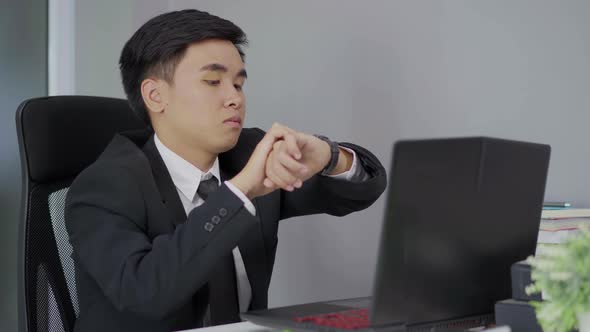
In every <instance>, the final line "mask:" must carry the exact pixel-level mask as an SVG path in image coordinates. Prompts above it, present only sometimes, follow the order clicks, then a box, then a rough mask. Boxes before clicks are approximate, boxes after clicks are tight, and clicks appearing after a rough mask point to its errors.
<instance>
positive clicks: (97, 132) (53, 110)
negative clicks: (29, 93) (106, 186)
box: [16, 96, 145, 332]
mask: <svg viewBox="0 0 590 332" xmlns="http://www.w3.org/2000/svg"><path fill="white" fill-rule="evenodd" d="M16 124H17V135H18V143H19V150H20V157H21V168H22V179H23V186H22V199H21V202H22V207H21V218H20V225H19V248H18V255H19V257H18V311H19V330H20V331H21V332H58V331H67V332H71V331H73V326H74V322H75V320H76V317H77V315H78V313H79V307H78V298H77V292H76V279H75V271H74V262H73V260H72V258H71V254H72V247H71V245H70V243H69V241H68V234H67V232H66V228H65V222H64V206H65V198H66V194H67V190H68V188H69V186H70V184H71V183H72V181H73V179H74V178H75V177H76V176H77V175H78V174H79V173H80V172H81V171H82V170H83V169H84V168H86V167H87V166H89V165H90V164H91V163H92V162H94V161H95V160H96V158H98V156H99V155H100V153H102V151H103V150H104V148H105V147H106V146H107V144H108V143H109V142H110V140H111V139H112V137H113V135H114V134H115V133H117V132H121V131H125V130H131V129H145V126H144V124H143V123H142V122H141V120H139V118H137V117H136V116H135V115H134V114H133V112H132V111H131V109H130V108H129V105H128V104H127V101H126V100H123V99H114V98H104V97H86V96H58V97H46V98H35V99H29V100H26V101H24V102H23V103H22V104H21V105H20V106H19V108H18V110H17V113H16Z"/></svg>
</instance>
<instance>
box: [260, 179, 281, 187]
mask: <svg viewBox="0 0 590 332" xmlns="http://www.w3.org/2000/svg"><path fill="white" fill-rule="evenodd" d="M262 183H263V184H264V186H265V187H267V188H271V189H276V188H278V186H277V185H276V184H275V183H274V182H272V181H271V180H270V179H269V178H265V179H264V181H263V182H262Z"/></svg>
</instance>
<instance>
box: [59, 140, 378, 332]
mask: <svg viewBox="0 0 590 332" xmlns="http://www.w3.org/2000/svg"><path fill="white" fill-rule="evenodd" d="M263 136H264V132H263V131H262V130H260V129H243V130H242V134H241V135H240V138H239V140H238V143H237V145H236V146H235V147H234V148H233V149H231V150H230V151H228V152H226V153H223V154H220V155H219V165H220V171H221V176H222V180H227V179H231V178H232V177H233V176H234V175H236V174H237V173H238V172H239V171H240V170H241V169H242V168H243V166H244V165H245V164H246V162H247V161H248V159H249V157H250V155H251V153H252V151H253V150H254V148H255V146H256V144H257V143H258V142H259V141H260V140H261V139H262V137H263ZM341 145H342V146H346V147H349V148H351V149H353V150H355V152H356V153H357V157H358V160H359V161H360V162H361V164H362V166H363V167H364V169H365V170H366V171H367V172H368V173H369V175H370V178H369V179H368V180H366V181H363V182H349V181H342V180H336V179H332V178H329V177H324V176H317V175H316V176H314V177H312V178H310V179H309V180H308V181H306V182H305V183H304V185H303V187H302V188H301V189H299V190H296V191H295V192H286V191H282V190H277V191H275V192H273V193H271V194H268V195H266V196H262V197H258V198H256V199H254V200H253V204H254V206H255V207H256V213H257V214H256V216H252V215H251V214H250V213H249V212H248V211H247V210H246V209H245V208H244V206H243V202H242V201H241V200H240V198H238V197H237V196H236V195H235V194H234V193H233V192H232V191H231V190H230V189H229V188H227V186H226V185H222V186H221V187H220V189H219V190H217V191H215V192H214V193H212V194H210V195H209V197H208V199H207V201H206V202H205V203H204V204H203V205H201V206H199V207H197V208H195V209H193V210H192V211H191V212H190V213H189V215H188V216H186V214H185V212H184V208H183V206H182V203H181V201H180V198H179V196H178V193H177V191H176V188H175V186H174V184H173V182H172V179H171V177H170V174H169V173H168V170H167V168H166V166H165V164H164V162H163V161H162V159H161V157H160V155H159V153H158V151H157V149H156V147H155V144H154V140H153V135H151V133H147V132H146V133H127V134H123V135H116V136H115V137H114V139H113V140H112V142H111V143H110V144H109V145H108V147H107V148H106V149H105V151H104V152H103V153H102V155H101V156H100V157H99V158H98V160H97V161H96V162H95V163H93V164H92V165H91V166H90V167H88V168H87V169H86V170H84V171H83V172H82V173H81V174H80V175H79V176H78V177H77V178H76V179H75V181H74V182H73V184H72V185H71V187H70V189H69V192H68V196H67V200H66V211H65V221H66V227H67V230H68V234H69V236H70V242H71V244H72V246H73V258H74V261H75V266H76V283H77V291H78V300H79V305H80V315H79V317H78V319H77V321H76V327H75V330H76V331H78V332H80V331H125V332H129V331H171V330H181V329H189V328H195V327H199V326H200V324H201V320H202V317H203V314H204V311H205V308H206V306H207V304H208V288H207V287H206V283H207V281H208V279H209V273H210V271H211V270H212V267H213V265H214V263H215V262H216V261H217V260H218V259H219V258H220V257H221V256H224V255H228V254H230V253H231V251H232V249H233V248H234V247H236V246H238V247H239V248H240V252H241V254H242V258H243V260H244V264H245V267H246V272H247V275H248V279H249V281H250V284H251V287H252V302H251V305H250V309H262V308H266V307H267V295H268V287H269V283H270V279H271V273H272V269H273V264H274V259H275V252H276V248H277V229H278V221H279V220H281V219H286V218H289V217H294V216H301V215H309V214H315V213H328V214H331V215H336V216H343V215H346V214H348V213H351V212H354V211H358V210H361V209H364V208H366V207H368V206H370V205H371V204H372V203H373V202H374V201H375V200H376V199H377V198H378V197H379V196H380V195H381V193H382V192H383V190H384V189H385V185H386V176H385V170H384V169H383V167H382V165H381V164H380V163H379V161H378V160H377V158H376V157H375V156H373V155H372V154H371V153H370V152H369V151H367V150H365V149H363V148H361V147H359V146H356V145H353V144H347V143H341ZM214 216H215V217H216V219H217V217H219V218H220V219H221V221H220V222H219V223H218V224H216V225H215V227H214V228H213V229H210V230H207V228H205V227H204V225H205V224H206V223H207V222H210V221H211V219H212V218H213V217H214Z"/></svg>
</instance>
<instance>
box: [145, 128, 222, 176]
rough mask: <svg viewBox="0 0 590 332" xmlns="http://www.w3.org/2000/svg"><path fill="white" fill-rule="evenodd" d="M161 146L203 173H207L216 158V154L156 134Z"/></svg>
mask: <svg viewBox="0 0 590 332" xmlns="http://www.w3.org/2000/svg"><path fill="white" fill-rule="evenodd" d="M156 135H158V139H159V140H160V142H162V144H164V145H165V146H166V147H167V148H168V149H170V150H172V151H173V152H174V153H176V154H177V155H179V156H180V157H181V158H182V159H184V160H186V161H188V162H189V163H191V164H192V165H193V166H195V167H196V168H198V169H200V170H201V171H202V172H203V173H205V172H208V171H209V170H210V169H211V167H213V164H214V163H215V159H216V158H217V154H212V153H209V152H207V151H204V150H203V149H199V148H196V147H194V146H191V145H189V144H186V142H183V141H182V140H180V139H174V138H172V137H169V136H167V135H163V134H162V133H160V134H156Z"/></svg>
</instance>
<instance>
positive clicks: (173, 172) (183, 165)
mask: <svg viewBox="0 0 590 332" xmlns="http://www.w3.org/2000/svg"><path fill="white" fill-rule="evenodd" d="M154 142H155V143H156V149H158V152H159V153H160V156H162V160H163V161H164V164H165V165H166V168H168V172H169V173H170V177H171V178H172V182H174V185H175V186H176V188H177V189H178V190H179V191H180V192H181V193H182V194H183V195H184V196H186V198H188V199H189V200H190V201H191V202H192V201H194V198H195V195H196V193H197V189H198V188H199V183H200V182H201V180H207V179H209V178H211V176H215V177H216V178H217V182H218V183H221V177H220V175H219V158H217V157H216V158H215V161H214V162H213V166H211V169H209V171H208V172H203V171H202V170H200V169H199V168H197V167H196V166H195V165H193V164H191V163H190V162H188V161H187V160H185V159H184V158H182V157H181V156H179V155H178V154H176V153H175V152H174V151H172V150H170V149H169V148H168V147H166V146H165V145H164V144H163V143H162V142H161V141H160V139H159V138H158V135H156V134H154Z"/></svg>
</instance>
